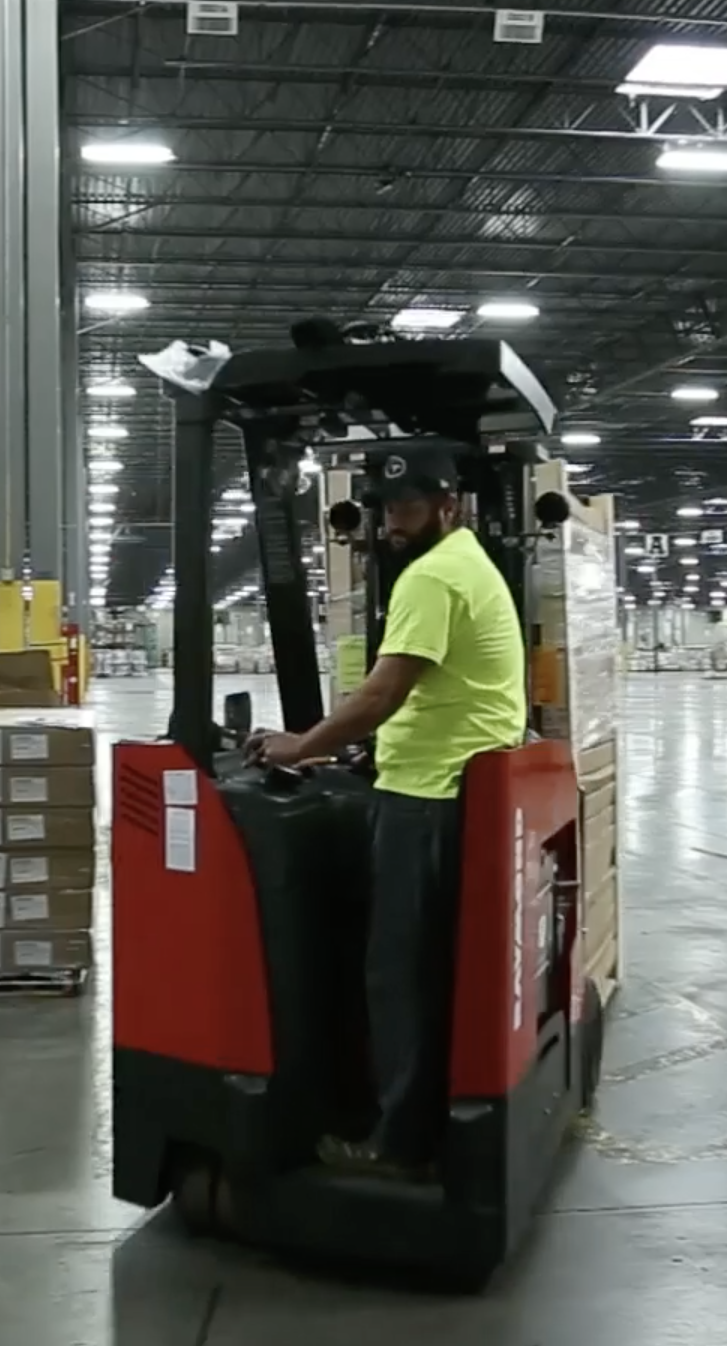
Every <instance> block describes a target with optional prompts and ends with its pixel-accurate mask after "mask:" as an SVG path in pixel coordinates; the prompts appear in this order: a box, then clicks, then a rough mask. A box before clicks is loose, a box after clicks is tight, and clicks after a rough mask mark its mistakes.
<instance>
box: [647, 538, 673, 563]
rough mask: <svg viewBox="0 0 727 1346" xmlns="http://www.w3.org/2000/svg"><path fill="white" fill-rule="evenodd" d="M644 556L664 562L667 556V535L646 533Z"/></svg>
mask: <svg viewBox="0 0 727 1346" xmlns="http://www.w3.org/2000/svg"><path fill="white" fill-rule="evenodd" d="M646 555H647V556H651V557H652V558H653V559H654V560H655V561H663V560H665V559H666V557H667V556H668V555H669V535H668V533H647V534H646Z"/></svg>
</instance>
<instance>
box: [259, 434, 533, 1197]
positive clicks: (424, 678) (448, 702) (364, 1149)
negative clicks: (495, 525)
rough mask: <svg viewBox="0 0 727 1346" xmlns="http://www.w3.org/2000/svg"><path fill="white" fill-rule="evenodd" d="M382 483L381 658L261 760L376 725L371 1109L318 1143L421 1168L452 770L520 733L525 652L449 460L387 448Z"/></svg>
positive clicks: (442, 1023) (335, 745) (432, 1092)
mask: <svg viewBox="0 0 727 1346" xmlns="http://www.w3.org/2000/svg"><path fill="white" fill-rule="evenodd" d="M381 496H382V503H383V507H384V521H385V529H386V536H387V538H388V541H389V543H390V545H391V547H392V548H394V549H395V550H396V552H397V553H398V554H399V555H400V557H401V558H402V559H404V560H405V561H406V562H407V563H406V565H405V568H404V569H403V570H402V572H401V573H400V575H399V577H398V579H397V580H396V582H395V584H394V587H393V589H392V592H391V598H390V601H389V608H388V614H387V618H386V628H385V632H384V638H383V641H382V644H381V647H380V649H379V651H378V657H377V660H376V664H375V665H374V668H373V669H372V671H371V672H370V674H369V675H368V677H367V678H366V680H365V682H364V683H363V684H362V686H361V687H360V688H359V689H358V690H357V691H356V692H354V693H353V694H352V695H351V696H350V697H348V698H347V699H346V700H345V701H343V702H342V703H341V704H340V705H339V706H337V707H336V709H335V710H334V711H333V713H332V714H331V715H329V716H328V717H327V718H326V719H325V720H322V721H321V722H320V723H319V724H317V725H315V726H314V728H312V729H311V730H310V731H309V732H308V733H305V734H301V735H296V734H269V735H265V736H264V737H263V738H262V741H261V743H260V745H259V746H260V753H261V756H262V758H263V760H264V761H266V762H268V763H270V764H271V765H272V764H277V765H281V766H293V765H296V764H297V763H299V762H302V761H306V760H310V759H315V758H321V757H325V756H327V755H331V754H333V753H335V752H337V751H338V750H340V749H341V748H343V747H345V746H346V745H349V744H354V743H360V742H362V741H363V740H365V739H366V738H368V737H369V735H371V734H375V735H376V753H375V758H376V769H377V780H376V790H377V795H376V818H375V823H374V834H373V903H372V916H371V929H370V938H369V949H368V963H367V994H368V1006H369V1019H370V1027H371V1042H372V1054H373V1064H374V1072H375V1078H376V1085H377V1091H378V1102H379V1111H380V1117H379V1122H378V1125H377V1127H376V1129H375V1131H374V1134H373V1135H372V1137H371V1138H370V1140H369V1141H367V1142H366V1143H365V1144H364V1145H349V1144H345V1143H344V1142H338V1141H334V1140H329V1141H328V1142H326V1144H325V1146H324V1148H323V1151H322V1153H323V1157H324V1158H328V1159H330V1160H331V1161H334V1162H343V1163H349V1164H352V1165H355V1166H356V1167H357V1168H359V1167H361V1166H370V1167H372V1168H373V1169H374V1171H377V1170H378V1171H386V1170H387V1169H390V1168H392V1167H393V1168H394V1169H395V1170H396V1171H401V1170H410V1171H414V1172H415V1171H417V1170H419V1169H423V1168H425V1167H426V1166H427V1165H428V1164H429V1163H430V1161H431V1160H432V1159H433V1158H434V1157H435V1155H436V1152H437V1147H438V1142H439V1141H440V1139H441V1135H442V1127H443V1123H444V1121H445V1118H446V1096H447V1079H446V1076H447V1056H448V1050H447V1045H448V1039H449V1031H450V1019H451V991H452V966H453V947H454V934H455V926H456V904H457V860H458V852H459V810H458V796H459V791H460V783H461V779H462V773H463V771H464V769H465V767H466V765H467V762H468V761H469V759H470V758H471V757H473V756H474V755H475V754H476V753H479V752H482V751H485V750H487V749H495V748H508V747H515V746H517V745H518V744H520V743H521V742H522V741H523V738H524V735H525V728H526V696H525V657H524V648H523V640H522V634H521V631H520V624H519V621H518V616H517V612H516V609H515V605H514V603H513V600H512V596H511V594H510V591H509V589H508V587H507V584H506V583H505V580H504V579H503V577H502V575H501V574H500V572H499V570H498V569H497V567H496V566H495V565H494V563H493V562H492V561H491V559H490V558H489V556H488V555H487V554H486V552H485V551H484V550H483V548H482V547H481V546H480V544H479V542H478V541H477V539H476V537H475V536H474V534H473V533H472V532H471V531H470V530H469V529H467V528H463V527H460V526H459V522H458V501H457V474H456V468H455V464H454V462H453V461H452V459H451V458H449V457H448V456H446V455H443V454H441V453H439V452H431V453H422V452H419V453H417V454H416V456H414V455H412V457H411V458H407V457H406V456H404V455H400V454H392V455H391V456H390V457H389V458H388V459H387V460H386V462H385V464H384V468H383V474H382V483H381ZM486 825H487V820H486V819H483V826H486ZM483 1031H484V1027H483Z"/></svg>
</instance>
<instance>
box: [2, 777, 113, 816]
mask: <svg viewBox="0 0 727 1346" xmlns="http://www.w3.org/2000/svg"><path fill="white" fill-rule="evenodd" d="M0 804H5V805H16V806H22V807H27V806H28V805H29V804H41V805H49V806H50V807H51V808H54V807H60V808H85V809H92V808H93V806H94V804H95V793H94V781H93V768H92V767H90V766H54V767H49V768H47V769H46V768H45V767H43V766H6V767H3V768H2V769H0Z"/></svg>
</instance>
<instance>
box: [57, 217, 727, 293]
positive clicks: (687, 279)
mask: <svg viewBox="0 0 727 1346" xmlns="http://www.w3.org/2000/svg"><path fill="white" fill-rule="evenodd" d="M195 236H196V237H199V235H198V234H197V235H195ZM106 237H107V238H109V234H108V233H106ZM162 237H163V238H164V237H166V235H162ZM142 240H143V235H141V236H140V235H137V236H136V238H135V240H134V241H135V242H137V243H138V242H140V241H142ZM130 241H131V239H130V238H128V237H126V236H125V242H126V243H127V244H128V243H129V242H130ZM234 241H235V240H234V237H233V238H231V239H230V242H234ZM523 250H524V251H527V249H526V248H525V247H524V248H523ZM591 251H593V250H592V249H591ZM79 260H80V261H81V262H82V263H87V264H91V265H97V266H100V265H103V266H109V267H129V268H134V267H144V266H149V267H155V268H156V267H159V268H162V267H165V266H186V265H192V266H195V265H196V266H199V265H200V264H201V263H202V262H203V260H204V262H206V264H207V265H209V266H213V267H220V268H222V267H235V268H238V267H245V268H248V269H250V268H252V269H253V270H254V271H258V272H259V269H260V258H259V257H230V256H225V255H222V254H217V255H215V254H214V253H213V254H210V255H209V256H208V257H207V258H205V259H202V258H200V255H199V253H197V254H194V253H193V254H190V253H185V254H181V253H180V254H178V255H176V256H175V254H174V253H173V252H167V253H164V252H162V251H157V253H156V255H154V256H152V257H139V256H138V255H137V256H133V255H131V254H130V253H129V252H128V251H127V254H126V255H125V256H123V257H109V256H108V255H107V256H105V257H101V258H99V257H92V256H89V255H88V254H87V253H86V254H81V256H80V258H79ZM562 260H563V257H562V256H561V261H562ZM290 270H295V271H304V272H313V271H321V272H333V273H335V274H336V275H338V276H340V277H341V283H342V284H346V283H347V279H348V277H349V276H351V275H352V273H355V272H362V271H363V272H369V273H371V272H374V271H375V272H377V273H378V274H379V275H385V276H399V275H406V277H407V278H409V277H411V279H407V281H406V282H404V281H402V284H404V283H406V284H407V285H408V287H409V290H410V291H411V290H412V289H415V288H416V286H417V281H416V279H415V277H416V276H439V275H446V277H447V279H448V281H449V283H450V284H451V283H452V280H453V277H454V276H463V277H465V278H466V279H465V281H464V284H465V285H466V284H467V282H468V280H469V282H470V286H469V288H470V291H471V289H472V284H471V283H472V282H473V281H474V282H477V283H479V282H480V281H483V280H488V281H505V280H511V279H514V280H538V281H542V282H543V283H547V282H549V281H550V280H557V281H560V282H562V281H569V280H594V281H599V280H600V281H622V282H624V283H626V282H628V281H632V282H636V283H641V282H646V283H648V284H652V285H663V286H664V287H665V291H668V290H669V285H670V282H674V281H675V277H674V273H673V270H672V269H669V270H666V271H649V270H645V269H644V268H643V266H640V267H638V268H634V269H632V270H624V269H623V268H617V269H615V270H614V269H611V270H605V269H604V268H603V267H601V266H596V265H594V266H592V267H585V268H584V267H578V268H573V267H568V268H562V269H561V267H560V266H559V267H558V269H557V270H550V269H549V270H548V273H547V275H545V276H544V274H543V271H542V268H541V269H540V270H538V269H537V268H532V267H502V266H497V267H493V268H483V267H478V266H468V265H467V263H466V262H457V263H455V264H451V263H450V264H449V265H448V264H447V262H446V261H443V262H413V263H412V262H409V263H407V264H406V265H405V266H402V263H401V262H392V261H389V260H387V261H383V262H377V261H365V260H359V259H358V258H357V259H349V258H345V257H342V258H340V259H338V260H336V259H335V258H333V259H332V258H318V257H306V258H303V257H276V258H275V262H274V265H272V266H271V267H270V268H269V269H268V274H269V275H273V274H274V273H275V272H279V271H290ZM314 283H315V282H314ZM726 283H727V271H725V272H719V271H718V272H712V273H707V274H705V273H704V272H702V273H701V274H700V275H698V276H683V275H682V276H679V277H677V278H676V283H675V284H673V293H675V294H681V295H682V296H683V295H684V294H685V285H686V286H689V287H693V288H694V289H698V288H700V287H704V286H713V285H715V284H717V285H724V284H726ZM624 297H626V295H625V296H624Z"/></svg>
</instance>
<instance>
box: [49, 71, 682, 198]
mask: <svg viewBox="0 0 727 1346" xmlns="http://www.w3.org/2000/svg"><path fill="white" fill-rule="evenodd" d="M543 83H544V84H547V79H545V80H543ZM160 120H161V121H163V123H164V126H165V128H168V130H169V131H171V132H174V131H175V130H181V131H203V132H205V134H211V133H213V132H216V131H222V132H226V133H229V132H236V131H244V132H251V133H253V134H254V135H256V136H261V135H286V136H301V135H310V136H316V137H317V138H320V137H321V136H322V135H323V134H324V133H325V134H328V135H329V136H336V137H339V136H348V137H349V138H350V139H356V138H357V137H365V138H370V137H374V138H376V137H378V138H380V139H386V140H388V139H391V137H395V138H397V139H399V138H401V137H404V138H405V139H406V140H412V139H419V138H424V139H431V140H456V141H457V143H458V144H460V143H462V142H464V141H468V140H471V141H492V140H504V141H512V140H580V141H587V140H595V141H599V142H603V141H610V142H613V143H616V144H623V143H629V144H632V143H633V144H643V145H648V144H659V143H664V144H671V143H672V142H673V141H674V139H675V137H676V136H677V134H678V138H679V141H680V143H682V142H685V143H688V144H689V143H694V144H700V143H703V142H704V139H705V132H704V131H702V132H701V134H695V133H689V134H686V133H683V132H682V131H679V132H678V133H677V132H676V131H674V130H672V131H671V132H669V131H640V130H636V129H633V130H631V129H628V128H626V127H620V128H616V127H589V126H583V125H578V126H528V125H524V124H516V125H514V126H499V125H497V126H492V125H489V126H485V125H478V124H473V123H469V124H465V125H458V124H457V123H456V122H455V123H453V124H446V123H445V124H444V125H442V124H441V123H438V122H432V123H429V122H417V121H413V120H412V121H409V122H396V121H391V122H365V121H360V122H357V121H335V122H328V121H326V120H321V119H320V118H312V117H310V118H309V117H261V116H260V115H258V114H255V115H252V116H251V115H250V114H249V113H246V112H245V111H243V110H242V109H241V110H240V112H239V113H232V114H230V115H228V116H225V117H215V116H207V117H205V116H198V115H196V114H195V115H193V114H191V113H184V112H178V113H174V114H172V115H169V114H160V113H157V114H154V115H147V114H143V115H134V116H125V117H124V118H123V127H124V130H126V128H127V127H129V128H130V129H132V130H148V129H149V128H153V129H154V130H157V129H158V127H159V123H160ZM67 121H68V125H69V126H78V127H82V128H85V129H86V130H94V129H96V128H98V127H99V126H112V127H114V128H116V129H118V127H119V115H118V113H114V112H97V113H94V112H69V113H68V116H67ZM475 176H476V173H475Z"/></svg>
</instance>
